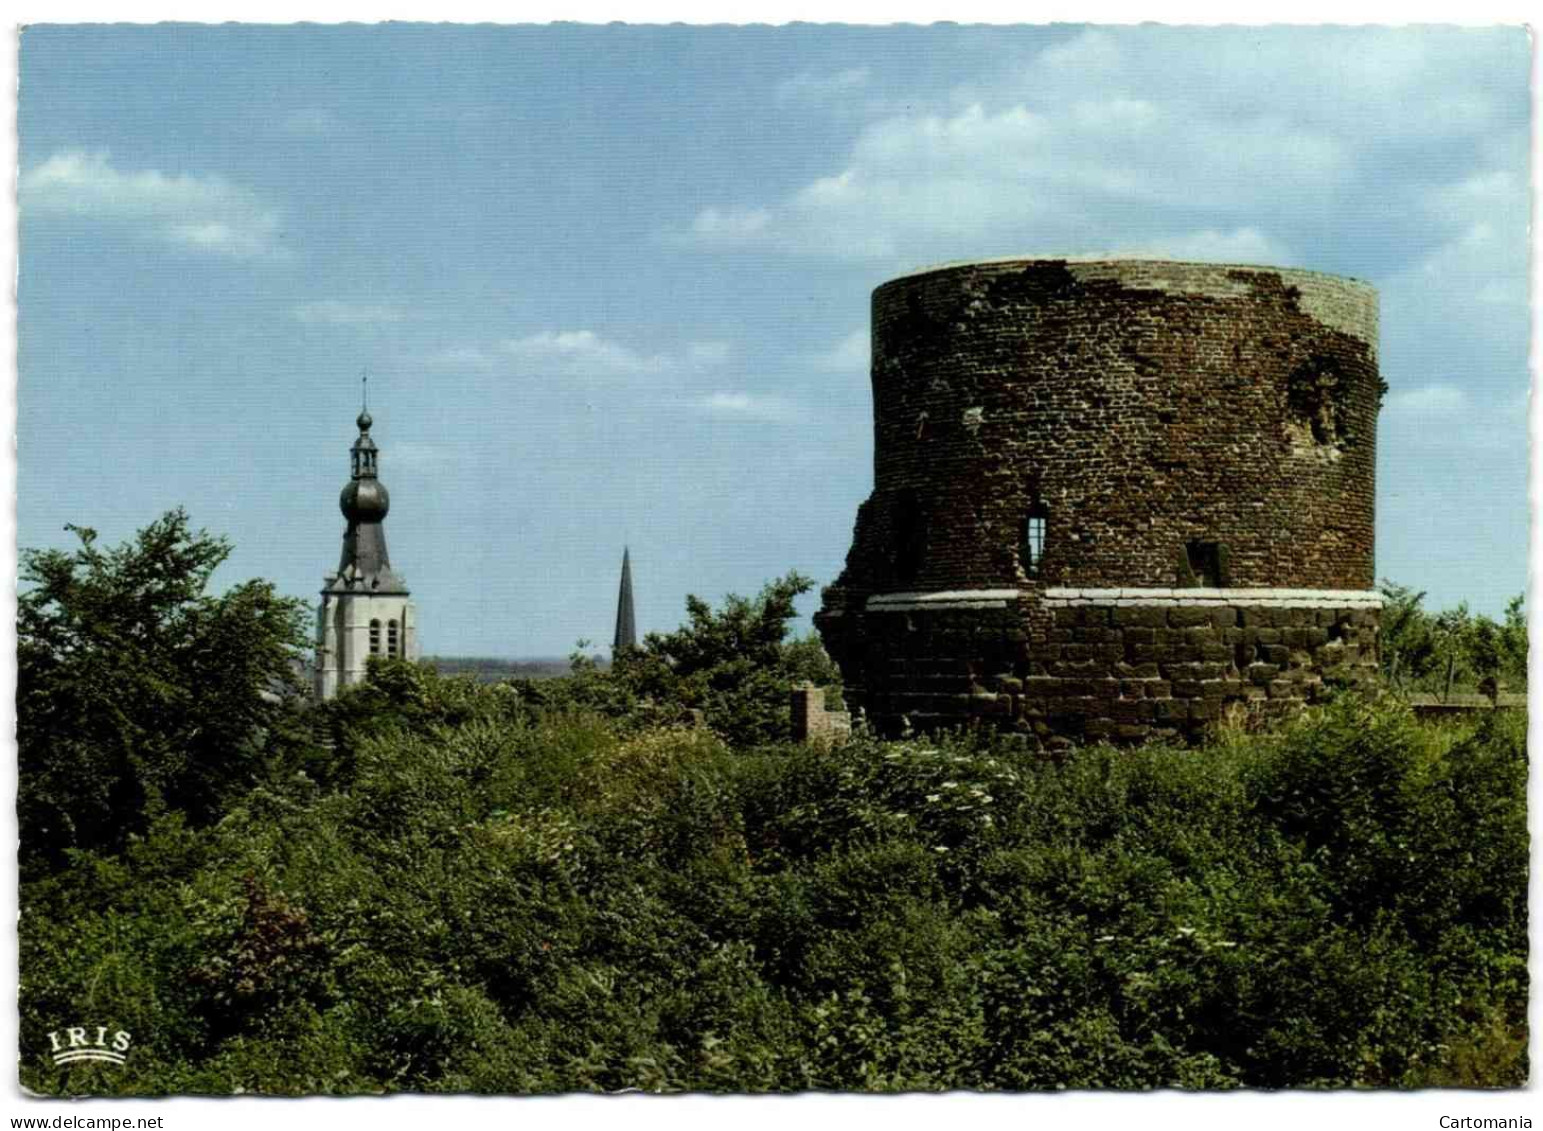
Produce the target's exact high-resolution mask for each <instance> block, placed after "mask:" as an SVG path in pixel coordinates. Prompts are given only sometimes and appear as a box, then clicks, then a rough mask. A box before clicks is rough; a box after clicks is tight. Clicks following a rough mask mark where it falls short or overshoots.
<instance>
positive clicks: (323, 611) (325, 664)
mask: <svg viewBox="0 0 1543 1131" xmlns="http://www.w3.org/2000/svg"><path fill="white" fill-rule="evenodd" d="M373 423H374V421H373V420H372V419H371V418H370V412H369V408H368V407H366V408H365V409H364V410H363V411H362V412H360V413H359V420H358V425H359V438H358V439H357V440H355V441H354V446H353V450H352V458H353V463H352V470H353V476H352V478H351V479H350V480H349V482H348V485H347V486H346V487H344V488H343V494H342V496H341V497H340V498H339V499H338V505H339V506H340V507H341V508H342V510H343V517H344V518H346V519H347V520H348V528H347V529H346V530H345V531H344V532H343V556H342V558H341V559H340V560H339V562H338V569H337V572H336V573H329V574H328V575H327V576H326V579H325V584H324V586H323V587H322V591H321V605H320V607H319V608H318V609H317V613H316V697H317V698H318V699H331V698H332V697H333V696H334V695H336V694H337V693H338V692H339V691H341V690H342V689H343V688H345V687H348V686H350V685H351V684H355V683H359V682H361V681H362V680H363V679H364V674H365V662H366V661H367V660H368V659H369V657H370V656H400V657H403V658H404V659H408V660H416V659H417V658H418V623H417V615H416V612H415V610H414V608H413V604H412V602H411V601H409V600H408V596H409V594H408V592H407V582H406V581H405V580H404V579H403V578H402V576H401V575H400V574H398V573H396V572H395V571H394V570H393V569H392V568H391V559H390V557H389V556H388V555H387V553H386V528H385V520H386V512H387V511H388V510H390V509H391V496H390V495H388V494H387V493H386V488H385V485H384V484H382V483H381V481H380V480H379V479H378V478H377V472H378V457H379V450H378V449H377V448H376V447H375V441H374V440H372V439H370V425H371V424H373Z"/></svg>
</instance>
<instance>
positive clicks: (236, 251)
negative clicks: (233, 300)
mask: <svg viewBox="0 0 1543 1131" xmlns="http://www.w3.org/2000/svg"><path fill="white" fill-rule="evenodd" d="M19 194H20V198H21V207H22V212H23V214H24V215H25V214H26V213H28V212H31V213H34V214H40V215H49V214H51V215H63V216H87V217H91V218H93V219H97V220H102V221H106V222H112V223H119V224H123V225H126V226H128V227H129V228H131V229H132V230H134V231H135V232H136V233H138V234H141V235H147V236H150V237H152V238H155V239H159V240H163V241H166V242H168V243H173V244H177V245H180V246H182V247H186V248H191V249H194V250H197V251H204V252H210V253H213V254H218V255H227V256H231V257H234V258H243V259H245V258H255V257H260V256H269V257H272V256H282V255H284V254H286V252H285V251H284V249H283V248H282V247H281V246H280V245H279V244H278V242H277V241H278V240H279V238H280V237H281V233H280V230H279V216H278V213H277V212H276V211H275V210H274V209H272V208H270V207H268V206H267V205H265V204H264V203H263V202H262V201H261V200H260V199H259V198H258V197H257V196H256V195H255V194H254V193H252V192H250V191H249V190H247V189H244V188H242V187H240V186H239V185H234V184H232V183H231V182H229V181H227V180H225V179H224V178H222V177H218V176H193V175H191V174H181V175H177V176H168V175H166V174H165V173H162V172H160V171H159V170H156V169H146V170H142V171H139V172H132V173H130V172H123V171H120V170H118V169H116V168H114V167H113V165H112V163H111V161H110V159H109V157H108V155H107V153H106V152H105V151H98V152H95V153H84V152H80V151H67V152H61V153H55V154H54V155H53V156H52V157H50V158H49V159H48V160H46V161H44V162H43V163H42V164H41V165H37V166H35V167H33V168H32V169H29V170H28V171H27V172H25V173H23V174H22V175H21V178H20V181H19Z"/></svg>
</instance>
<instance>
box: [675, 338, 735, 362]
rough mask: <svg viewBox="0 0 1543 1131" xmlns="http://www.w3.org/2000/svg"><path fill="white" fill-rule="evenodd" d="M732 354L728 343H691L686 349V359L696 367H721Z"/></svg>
mask: <svg viewBox="0 0 1543 1131" xmlns="http://www.w3.org/2000/svg"><path fill="white" fill-rule="evenodd" d="M733 352H734V350H733V347H732V346H730V345H729V343H728V342H692V343H691V344H690V345H689V346H687V347H686V357H687V358H688V359H690V360H691V361H693V362H695V363H696V364H697V365H703V366H712V365H722V364H723V363H724V362H725V361H727V360H728V359H729V357H730V355H732V354H733Z"/></svg>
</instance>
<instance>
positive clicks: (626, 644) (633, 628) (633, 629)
mask: <svg viewBox="0 0 1543 1131" xmlns="http://www.w3.org/2000/svg"><path fill="white" fill-rule="evenodd" d="M637 645H638V626H637V620H636V617H635V615H634V613H633V611H632V552H631V551H630V550H629V549H627V548H626V547H625V546H624V547H622V552H621V592H620V593H619V594H618V595H617V597H616V639H615V640H614V641H612V642H611V651H612V652H619V651H621V649H623V648H636V647H637Z"/></svg>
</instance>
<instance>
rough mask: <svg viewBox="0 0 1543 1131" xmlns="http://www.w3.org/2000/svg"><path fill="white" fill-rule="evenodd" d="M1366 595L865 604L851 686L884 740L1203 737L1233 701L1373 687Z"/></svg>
mask: <svg viewBox="0 0 1543 1131" xmlns="http://www.w3.org/2000/svg"><path fill="white" fill-rule="evenodd" d="M1380 606H1381V598H1380V596H1379V595H1378V594H1377V593H1375V592H1369V591H1361V590H1284V589H1277V590H1224V589H1179V590H1152V589H1096V590H1094V589H1086V590H1085V589H1048V590H1045V591H1043V592H1042V593H1040V594H1033V593H1019V592H1017V591H1014V590H975V591H959V592H950V593H935V594H917V593H913V594H883V595H875V596H874V597H871V598H869V600H868V601H867V602H866V607H865V609H864V611H863V614H862V621H863V625H862V627H861V629H860V631H859V632H858V633H855V634H854V637H853V638H851V639H853V640H854V643H855V642H856V640H857V639H860V640H861V641H862V643H861V644H860V645H859V646H858V648H857V649H855V650H854V651H855V652H856V653H857V654H851V653H849V656H848V661H849V664H850V662H851V661H852V660H856V661H857V663H856V664H855V665H852V666H853V667H854V668H856V669H860V670H861V672H862V681H861V683H860V684H858V685H857V686H853V687H852V688H851V689H850V690H849V692H848V698H849V699H850V700H851V701H853V702H854V703H856V704H857V705H859V706H861V707H862V708H863V709H864V710H865V711H866V712H867V714H868V716H869V717H870V718H871V719H872V720H873V722H874V724H875V725H876V726H877V727H878V728H879V729H880V730H883V731H890V732H893V731H896V730H901V729H904V728H905V727H907V726H910V727H916V728H926V727H935V726H948V725H958V724H961V723H973V722H986V723H991V724H994V725H997V726H1002V727H1005V728H1007V729H1010V730H1014V731H1017V732H1019V733H1021V734H1024V735H1025V736H1026V737H1028V738H1029V739H1030V740H1031V744H1032V745H1044V746H1048V747H1057V746H1064V745H1068V744H1070V743H1072V742H1074V741H1077V740H1084V739H1085V740H1098V739H1113V740H1117V741H1124V742H1136V741H1141V740H1144V739H1148V738H1181V737H1183V738H1192V737H1196V736H1198V735H1199V734H1200V733H1201V732H1202V731H1203V730H1204V728H1205V727H1206V725H1207V724H1209V723H1211V722H1212V721H1214V720H1216V719H1218V718H1220V717H1221V716H1222V714H1223V713H1224V712H1225V711H1227V710H1228V708H1229V707H1231V706H1232V705H1233V704H1239V705H1241V707H1242V709H1243V710H1245V711H1246V712H1248V713H1250V714H1252V715H1256V716H1263V715H1273V714H1279V713H1284V712H1288V711H1292V710H1295V709H1298V708H1300V707H1301V706H1302V705H1303V704H1305V703H1310V702H1313V701H1314V700H1316V699H1318V698H1320V697H1321V696H1322V695H1323V694H1324V693H1325V691H1326V690H1327V689H1329V688H1331V687H1334V686H1341V685H1350V684H1356V683H1361V682H1365V681H1368V680H1371V679H1373V678H1375V675H1376V670H1377V632H1378V621H1379V616H1380Z"/></svg>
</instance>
